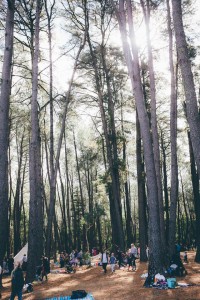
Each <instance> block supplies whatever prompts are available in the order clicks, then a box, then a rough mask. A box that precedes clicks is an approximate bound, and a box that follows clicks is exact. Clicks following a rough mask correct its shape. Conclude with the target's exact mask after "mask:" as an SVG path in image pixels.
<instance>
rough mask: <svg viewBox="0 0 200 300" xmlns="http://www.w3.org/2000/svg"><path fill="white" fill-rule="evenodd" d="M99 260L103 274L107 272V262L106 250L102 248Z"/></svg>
mask: <svg viewBox="0 0 200 300" xmlns="http://www.w3.org/2000/svg"><path fill="white" fill-rule="evenodd" d="M101 262H102V267H103V270H104V274H105V273H106V272H107V264H108V253H107V251H106V250H104V251H103V253H102V257H101Z"/></svg>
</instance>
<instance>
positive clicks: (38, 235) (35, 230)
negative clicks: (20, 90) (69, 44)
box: [26, 0, 43, 282]
mask: <svg viewBox="0 0 200 300" xmlns="http://www.w3.org/2000/svg"><path fill="white" fill-rule="evenodd" d="M40 13H41V0H37V2H36V19H35V48H34V55H33V66H32V67H33V69H32V98H31V140H30V148H29V171H30V172H29V179H30V207H29V235H28V256H29V264H28V267H27V274H26V281H27V282H32V281H33V280H34V278H35V270H36V266H37V265H38V264H39V262H40V258H41V255H42V253H43V199H42V186H41V148H40V144H41V140H40V128H39V119H38V103H37V100H38V61H39V49H40V48H39V32H40Z"/></svg>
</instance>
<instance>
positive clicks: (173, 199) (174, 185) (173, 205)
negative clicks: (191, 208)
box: [167, 0, 178, 257]
mask: <svg viewBox="0 0 200 300" xmlns="http://www.w3.org/2000/svg"><path fill="white" fill-rule="evenodd" d="M167 19H168V34H169V65H170V74H171V108H170V141H171V192H170V220H169V234H168V237H169V255H170V257H172V255H173V254H174V250H175V247H174V246H175V241H176V213H177V198H178V163H177V92H176V77H175V71H174V62H173V34H172V28H171V27H172V24H171V12H170V5H169V0H167Z"/></svg>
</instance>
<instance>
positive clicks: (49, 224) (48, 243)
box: [46, 35, 85, 257]
mask: <svg viewBox="0 0 200 300" xmlns="http://www.w3.org/2000/svg"><path fill="white" fill-rule="evenodd" d="M84 46H85V35H84V37H83V41H81V44H80V46H79V49H78V52H77V55H76V58H75V62H74V68H73V72H72V76H71V80H70V82H69V88H68V91H67V95H66V97H65V107H64V111H63V118H62V125H61V131H60V136H59V140H58V147H57V153H56V158H55V166H54V177H53V178H51V188H52V196H51V197H50V199H51V201H50V204H49V215H48V222H47V241H46V255H47V256H48V257H50V252H51V234H52V224H53V218H54V215H55V192H56V179H57V171H58V166H59V159H60V152H61V146H62V141H63V136H64V132H65V122H66V117H67V111H68V105H69V102H70V93H71V88H72V83H73V80H74V76H75V73H76V70H77V64H78V59H79V57H80V54H81V51H82V50H83V48H84ZM53 191H54V193H53Z"/></svg>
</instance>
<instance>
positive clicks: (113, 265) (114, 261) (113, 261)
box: [110, 253, 116, 273]
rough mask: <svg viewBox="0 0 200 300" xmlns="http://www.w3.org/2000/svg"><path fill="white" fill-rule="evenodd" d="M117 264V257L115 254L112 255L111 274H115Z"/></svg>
mask: <svg viewBox="0 0 200 300" xmlns="http://www.w3.org/2000/svg"><path fill="white" fill-rule="evenodd" d="M115 263H116V257H115V256H114V253H112V254H111V257H110V266H111V272H112V273H114V272H115Z"/></svg>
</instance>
